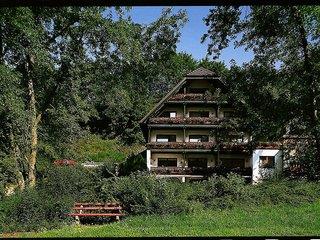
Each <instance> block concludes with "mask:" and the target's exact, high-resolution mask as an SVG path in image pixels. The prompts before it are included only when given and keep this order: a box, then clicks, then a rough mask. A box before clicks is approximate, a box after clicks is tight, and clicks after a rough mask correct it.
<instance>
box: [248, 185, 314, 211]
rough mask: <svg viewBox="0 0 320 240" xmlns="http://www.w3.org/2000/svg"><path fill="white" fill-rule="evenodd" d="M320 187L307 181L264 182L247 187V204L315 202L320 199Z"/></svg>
mask: <svg viewBox="0 0 320 240" xmlns="http://www.w3.org/2000/svg"><path fill="white" fill-rule="evenodd" d="M319 190H320V186H319V184H318V183H316V182H307V181H305V180H286V179H283V180H279V181H264V182H263V183H261V184H258V185H256V186H255V185H248V186H246V190H245V193H246V194H247V202H248V203H251V204H280V203H284V204H290V205H298V204H300V203H303V202H313V201H315V200H316V199H318V198H319V197H320V191H319Z"/></svg>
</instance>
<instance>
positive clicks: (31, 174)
mask: <svg viewBox="0 0 320 240" xmlns="http://www.w3.org/2000/svg"><path fill="white" fill-rule="evenodd" d="M32 64H33V58H32V56H30V55H29V56H28V60H27V76H28V91H29V111H30V149H31V151H30V155H29V159H28V185H29V187H34V186H35V184H36V169H35V166H36V161H37V151H38V125H39V122H40V120H41V114H37V108H36V97H35V92H34V86H33V80H32V77H31V74H30V69H31V67H32Z"/></svg>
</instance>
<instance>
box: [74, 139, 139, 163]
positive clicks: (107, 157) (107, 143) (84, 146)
mask: <svg viewBox="0 0 320 240" xmlns="http://www.w3.org/2000/svg"><path fill="white" fill-rule="evenodd" d="M141 147H142V146H140V145H138V144H136V145H132V146H125V145H123V144H122V143H121V142H120V141H118V140H115V139H114V140H111V139H103V138H102V137H100V136H98V135H93V134H91V135H87V136H85V137H83V138H80V139H78V140H77V141H75V142H74V143H72V144H71V147H70V148H71V150H72V151H73V152H74V156H75V158H76V159H77V160H79V161H80V162H83V161H94V162H104V163H109V164H115V163H121V162H123V161H124V160H125V159H126V157H127V156H129V155H131V154H134V153H136V152H138V151H139V150H140V149H141Z"/></svg>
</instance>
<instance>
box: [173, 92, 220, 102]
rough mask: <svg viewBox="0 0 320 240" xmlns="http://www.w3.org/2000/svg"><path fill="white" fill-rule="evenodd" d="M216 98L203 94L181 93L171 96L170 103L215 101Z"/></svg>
mask: <svg viewBox="0 0 320 240" xmlns="http://www.w3.org/2000/svg"><path fill="white" fill-rule="evenodd" d="M215 100H217V98H216V97H214V96H212V95H207V94H203V93H186V94H183V93H179V94H175V95H173V96H171V97H170V98H169V101H215Z"/></svg>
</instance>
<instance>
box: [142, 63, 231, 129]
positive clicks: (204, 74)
mask: <svg viewBox="0 0 320 240" xmlns="http://www.w3.org/2000/svg"><path fill="white" fill-rule="evenodd" d="M189 78H191V79H192V78H197V79H202V78H203V79H208V78H209V79H210V78H212V79H218V80H219V81H220V82H221V84H222V85H225V84H224V82H222V81H221V79H220V77H218V75H217V74H216V73H214V72H213V71H210V70H208V69H206V68H203V67H200V68H197V69H196V70H194V71H192V72H190V73H188V74H187V75H186V76H185V78H183V79H182V80H181V81H180V82H179V83H178V84H177V85H176V86H174V88H173V89H172V90H171V91H170V92H169V93H168V94H167V95H166V96H164V97H163V98H162V99H161V100H160V101H159V102H158V103H157V104H156V105H155V106H154V107H153V108H152V109H151V110H150V111H149V112H148V113H147V115H146V116H145V117H144V118H143V119H141V120H140V124H141V123H145V122H146V120H147V119H148V118H149V117H150V116H151V115H152V114H153V113H155V112H156V111H157V110H158V109H160V108H161V107H162V105H163V104H164V103H165V101H166V100H167V99H169V98H170V97H171V96H172V95H173V94H175V93H177V92H178V91H179V90H180V88H181V87H182V86H183V84H185V83H186V81H187V79H189Z"/></svg>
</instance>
